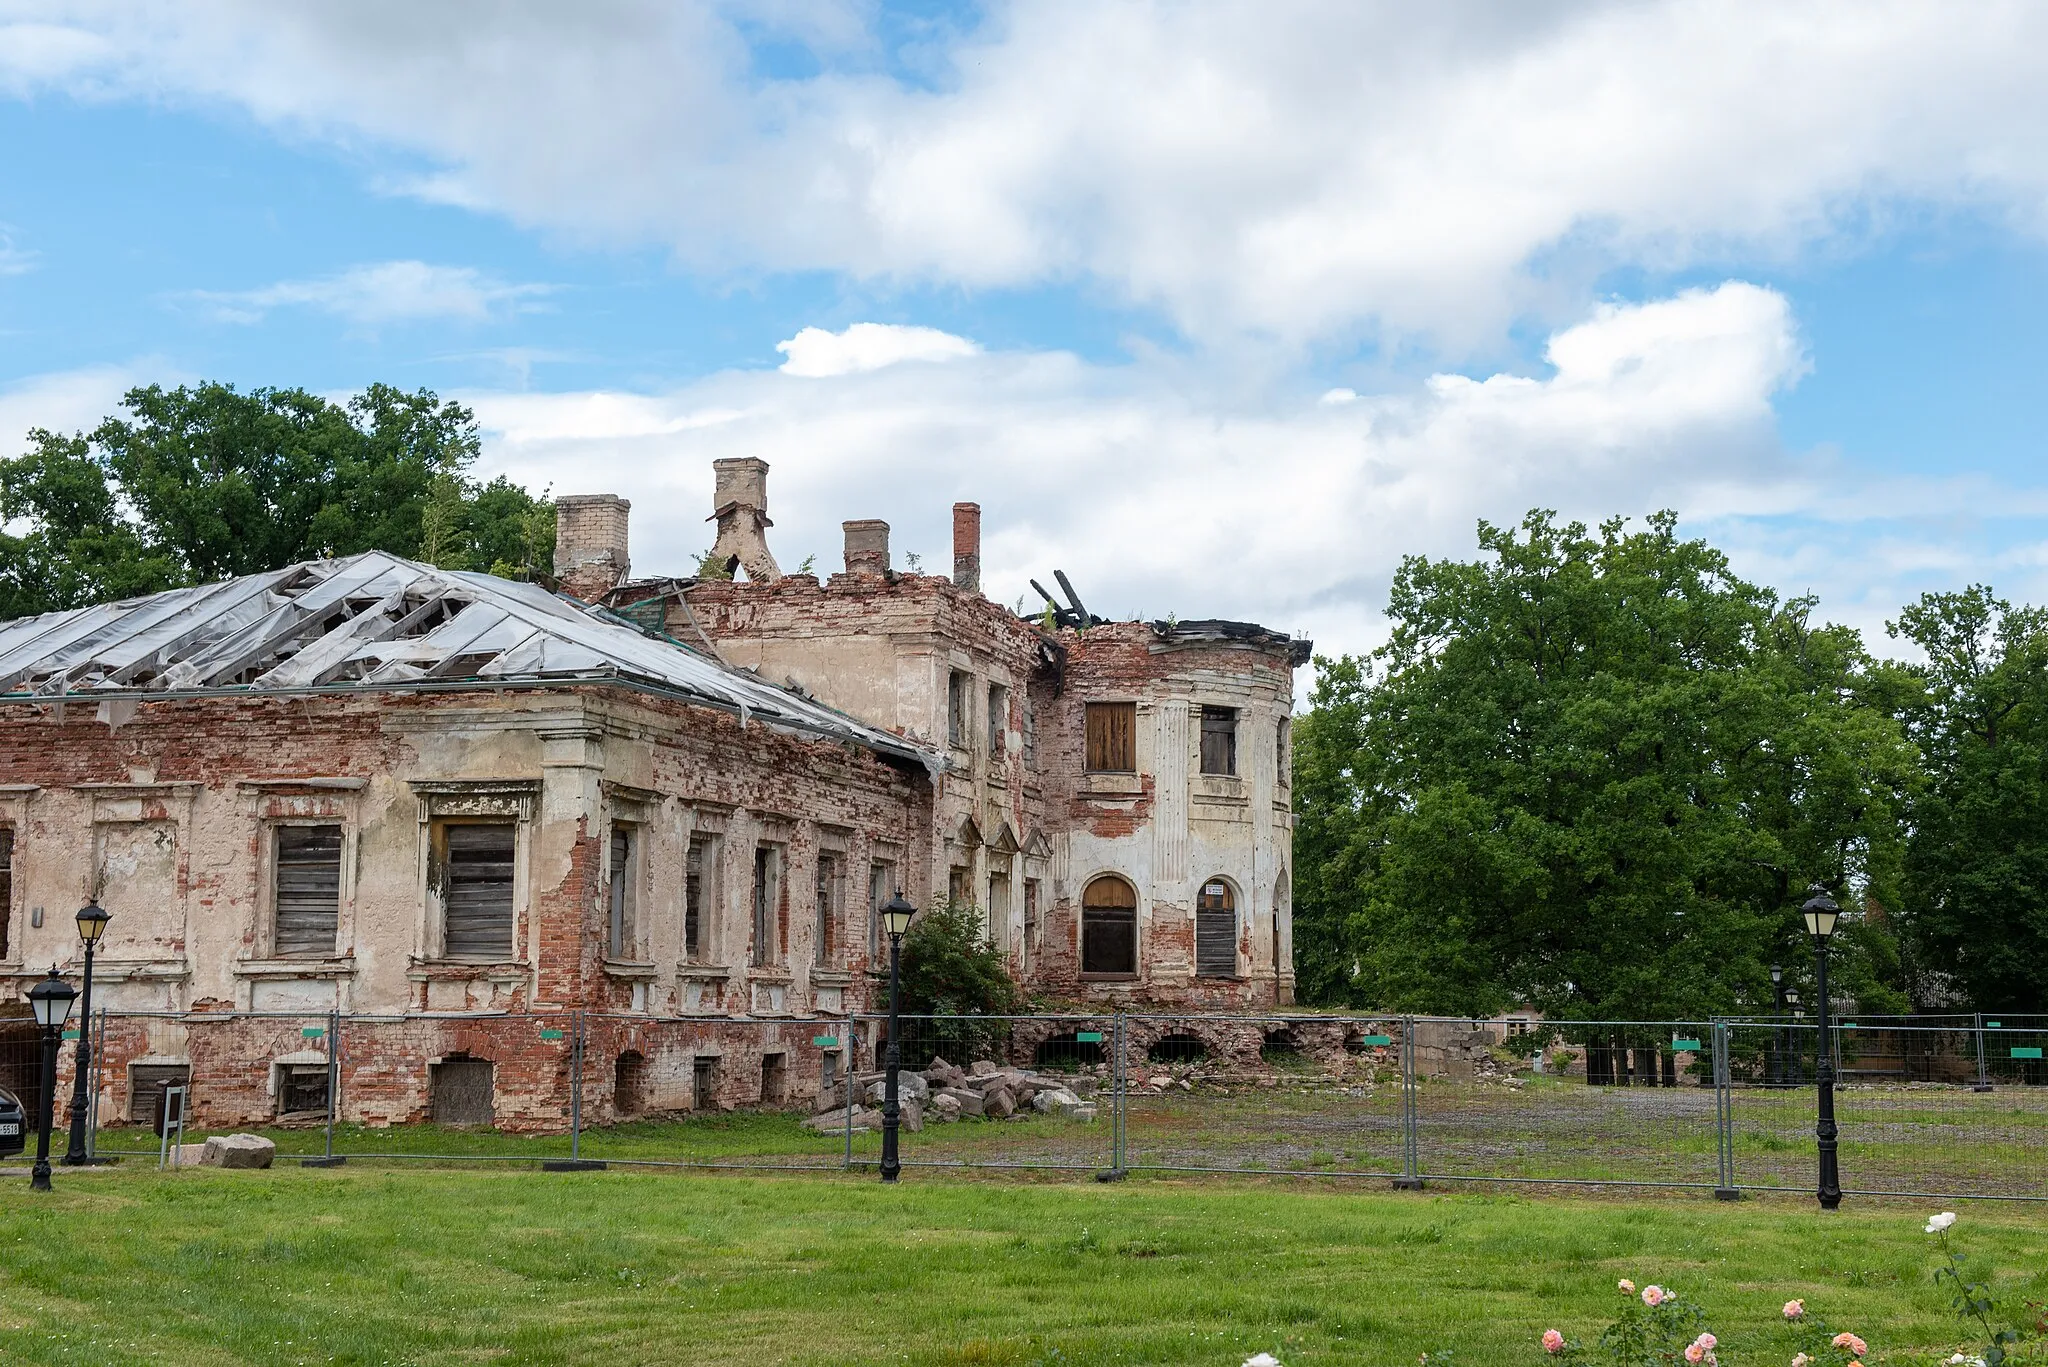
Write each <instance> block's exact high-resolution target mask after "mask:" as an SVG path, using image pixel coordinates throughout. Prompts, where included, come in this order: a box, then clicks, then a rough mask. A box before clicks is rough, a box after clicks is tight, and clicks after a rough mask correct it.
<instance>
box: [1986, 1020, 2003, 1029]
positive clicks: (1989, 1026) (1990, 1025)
mask: <svg viewBox="0 0 2048 1367" xmlns="http://www.w3.org/2000/svg"><path fill="white" fill-rule="evenodd" d="M1984 1028H1985V1029H1986V1030H1996V1029H1998V1028H1999V1025H1998V1022H1997V1021H1985V1022H1984Z"/></svg>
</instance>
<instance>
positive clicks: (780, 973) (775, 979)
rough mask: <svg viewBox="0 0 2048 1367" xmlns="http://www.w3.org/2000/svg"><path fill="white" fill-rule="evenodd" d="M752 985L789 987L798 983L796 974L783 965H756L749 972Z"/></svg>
mask: <svg viewBox="0 0 2048 1367" xmlns="http://www.w3.org/2000/svg"><path fill="white" fill-rule="evenodd" d="M747 981H748V982H750V983H768V984H770V985H772V986H775V987H788V986H789V985H790V984H792V983H794V982H795V981H796V974H794V973H792V972H790V971H789V969H787V968H785V967H783V966H782V965H781V964H756V965H755V966H754V967H752V968H750V969H748V970H747Z"/></svg>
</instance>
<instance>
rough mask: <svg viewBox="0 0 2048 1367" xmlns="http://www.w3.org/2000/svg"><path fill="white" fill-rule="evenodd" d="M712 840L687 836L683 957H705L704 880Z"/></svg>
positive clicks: (684, 870)
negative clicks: (688, 843)
mask: <svg viewBox="0 0 2048 1367" xmlns="http://www.w3.org/2000/svg"><path fill="white" fill-rule="evenodd" d="M710 861H711V841H710V840H708V839H707V838H705V837H704V836H701V835H698V836H692V837H690V854H689V857H688V859H686V860H685V861H684V864H683V957H684V958H686V959H693V960H694V959H701V958H702V957H703V956H704V925H705V920H704V890H705V889H706V888H707V887H708V886H709V884H707V883H706V882H705V881H704V880H705V877H706V876H707V875H708V873H709V872H710Z"/></svg>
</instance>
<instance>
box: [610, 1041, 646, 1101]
mask: <svg viewBox="0 0 2048 1367" xmlns="http://www.w3.org/2000/svg"><path fill="white" fill-rule="evenodd" d="M646 1109H647V1056H646V1055H644V1054H642V1053H641V1052H640V1051H639V1050H637V1049H628V1050H627V1051H626V1052H625V1053H623V1054H620V1055H619V1057H618V1059H617V1060H616V1061H615V1062H613V1064H612V1110H613V1111H614V1112H615V1113H616V1114H618V1115H620V1116H632V1115H639V1114H640V1113H641V1112H642V1111H644V1110H646Z"/></svg>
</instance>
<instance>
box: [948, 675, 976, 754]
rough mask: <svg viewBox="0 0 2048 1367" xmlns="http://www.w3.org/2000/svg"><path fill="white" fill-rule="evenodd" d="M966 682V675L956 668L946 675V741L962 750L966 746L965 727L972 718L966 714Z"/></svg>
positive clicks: (967, 703) (968, 704)
mask: <svg viewBox="0 0 2048 1367" xmlns="http://www.w3.org/2000/svg"><path fill="white" fill-rule="evenodd" d="M967 682H968V680H967V676H966V675H965V674H963V673H961V672H960V671H959V670H957V669H956V670H954V671H953V672H952V673H951V674H949V675H947V676H946V742H947V743H948V744H949V745H955V746H958V747H960V748H961V749H963V750H964V749H966V748H967V728H968V725H969V723H970V721H971V720H972V719H971V718H970V717H969V716H968V715H967V712H968V708H969V707H970V705H971V704H970V703H969V701H968V695H967Z"/></svg>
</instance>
